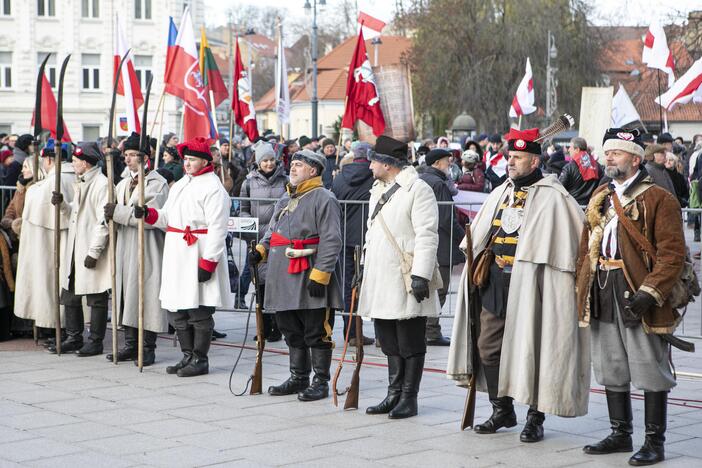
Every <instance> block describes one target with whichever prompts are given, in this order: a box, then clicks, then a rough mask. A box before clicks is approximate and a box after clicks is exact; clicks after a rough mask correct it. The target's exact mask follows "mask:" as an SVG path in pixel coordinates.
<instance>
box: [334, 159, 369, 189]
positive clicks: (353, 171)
mask: <svg viewBox="0 0 702 468" xmlns="http://www.w3.org/2000/svg"><path fill="white" fill-rule="evenodd" d="M341 177H342V178H343V179H344V181H345V182H346V183H347V184H348V185H350V186H352V187H358V186H360V185H363V184H364V183H366V182H367V181H368V179H372V178H373V172H371V170H370V161H367V162H353V163H349V164H346V165H345V166H344V167H343V168H342V169H341Z"/></svg>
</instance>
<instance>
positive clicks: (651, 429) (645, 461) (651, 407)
mask: <svg viewBox="0 0 702 468" xmlns="http://www.w3.org/2000/svg"><path fill="white" fill-rule="evenodd" d="M667 406H668V392H644V409H645V416H644V419H645V421H646V438H645V439H644V444H643V447H641V448H640V449H639V451H638V452H636V453H635V454H634V455H633V456H632V457H631V458H630V459H629V464H630V465H633V466H645V465H653V464H655V463H658V462H662V461H663V460H665V450H664V448H663V444H664V443H665V429H666V425H667V414H666V413H667V409H668V408H667Z"/></svg>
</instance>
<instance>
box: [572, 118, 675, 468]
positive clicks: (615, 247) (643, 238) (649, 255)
mask: <svg viewBox="0 0 702 468" xmlns="http://www.w3.org/2000/svg"><path fill="white" fill-rule="evenodd" d="M603 150H604V152H605V161H606V168H605V174H606V176H607V177H609V178H611V179H612V182H611V184H608V185H602V186H600V187H599V188H598V189H597V190H596V191H595V192H594V193H593V195H592V199H591V200H590V204H589V205H588V207H587V211H586V213H585V215H586V225H585V228H584V229H583V232H582V238H581V241H580V255H579V257H578V281H577V286H578V289H577V291H578V312H579V315H580V320H581V322H582V324H583V325H584V326H587V325H589V326H590V329H591V330H592V364H593V368H594V370H595V379H596V380H597V383H599V384H600V385H603V386H604V387H605V391H606V395H607V408H608V410H609V419H610V422H611V425H612V433H611V434H610V435H608V436H607V437H605V438H604V439H603V440H601V441H600V442H597V443H596V444H592V445H588V446H586V447H585V448H584V451H585V453H588V454H593V455H599V454H608V453H615V452H631V451H633V446H632V440H631V434H632V432H633V426H632V412H631V396H630V393H629V392H630V386H631V385H632V384H633V385H634V387H636V388H637V389H639V390H643V392H644V400H645V401H644V409H645V415H644V419H645V428H646V432H645V434H646V439H645V442H644V445H643V447H641V449H640V450H639V451H638V452H637V453H635V454H634V455H633V456H632V457H631V458H630V459H629V464H630V465H637V466H638V465H652V464H654V463H658V462H660V461H663V459H664V458H665V454H664V447H663V444H664V442H665V430H666V406H667V399H668V392H669V391H670V390H671V389H672V388H673V387H674V386H675V378H674V376H673V373H672V370H671V367H670V363H669V362H668V357H669V350H668V345H667V343H666V342H665V341H664V340H663V339H662V338H661V336H659V334H669V333H672V332H673V330H675V327H676V325H677V324H678V322H679V319H680V315H679V314H678V312H677V310H675V309H674V308H673V306H672V305H671V301H670V299H671V291H672V290H673V287H674V285H675V284H676V283H677V282H678V281H679V280H680V276H681V274H682V271H683V265H684V262H685V237H684V235H683V227H682V218H681V216H680V205H679V204H678V201H677V200H676V198H675V196H674V195H673V194H671V193H670V192H668V191H666V190H665V189H664V188H662V187H660V186H658V185H656V184H655V183H654V182H653V180H652V179H651V177H649V176H648V174H647V173H646V170H645V169H643V168H642V167H641V166H640V164H641V161H642V160H643V157H644V147H643V143H642V142H641V138H640V135H639V131H638V130H624V129H621V128H611V129H609V130H607V132H606V133H605V136H604V142H603ZM622 215H623V216H622Z"/></svg>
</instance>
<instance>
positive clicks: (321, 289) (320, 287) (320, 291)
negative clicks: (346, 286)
mask: <svg viewBox="0 0 702 468" xmlns="http://www.w3.org/2000/svg"><path fill="white" fill-rule="evenodd" d="M307 292H308V293H310V296H312V297H324V295H325V294H326V292H327V285H326V284H322V283H318V282H316V281H315V280H310V282H309V283H307Z"/></svg>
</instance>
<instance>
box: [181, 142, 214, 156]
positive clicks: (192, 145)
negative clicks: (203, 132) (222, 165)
mask: <svg viewBox="0 0 702 468" xmlns="http://www.w3.org/2000/svg"><path fill="white" fill-rule="evenodd" d="M178 153H179V154H180V157H181V158H183V159H184V158H185V157H186V156H195V157H198V158H202V159H206V160H207V161H212V154H210V144H209V140H208V139H207V138H204V137H195V138H193V139H192V140H188V141H184V142H183V143H181V144H179V145H178Z"/></svg>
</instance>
